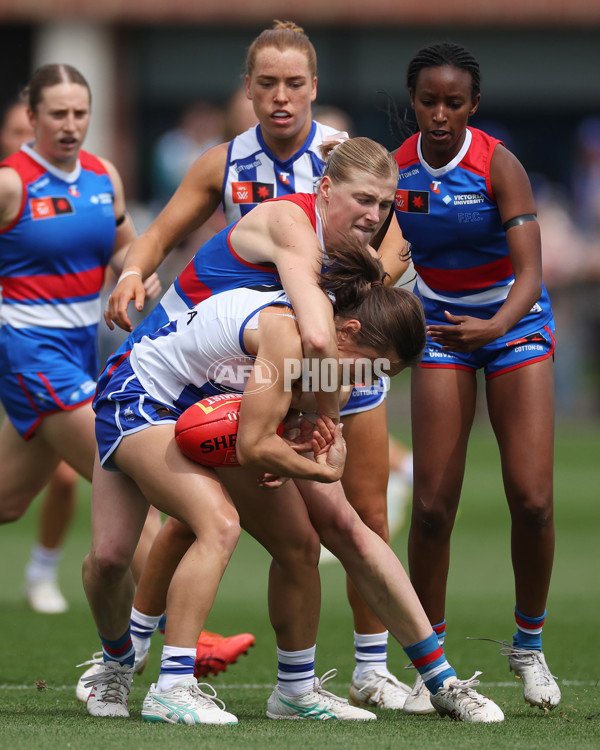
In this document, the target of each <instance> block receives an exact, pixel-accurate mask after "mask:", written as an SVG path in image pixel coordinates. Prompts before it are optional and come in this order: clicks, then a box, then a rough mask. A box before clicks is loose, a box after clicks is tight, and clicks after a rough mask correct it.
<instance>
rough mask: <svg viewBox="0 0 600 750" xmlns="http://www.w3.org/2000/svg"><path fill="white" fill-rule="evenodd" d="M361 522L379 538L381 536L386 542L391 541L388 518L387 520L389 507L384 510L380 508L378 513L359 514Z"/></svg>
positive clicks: (371, 511) (370, 511) (369, 511)
mask: <svg viewBox="0 0 600 750" xmlns="http://www.w3.org/2000/svg"><path fill="white" fill-rule="evenodd" d="M359 516H360V518H361V521H362V522H363V523H364V524H365V525H366V526H368V527H369V528H370V529H371V530H372V531H374V532H375V533H376V534H377V536H380V537H381V538H382V539H384V540H385V541H386V542H387V541H389V529H388V518H387V505H384V507H383V508H379V509H377V510H376V511H373V510H368V511H366V512H362V513H360V512H359Z"/></svg>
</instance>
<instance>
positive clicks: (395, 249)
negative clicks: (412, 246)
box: [377, 216, 410, 286]
mask: <svg viewBox="0 0 600 750" xmlns="http://www.w3.org/2000/svg"><path fill="white" fill-rule="evenodd" d="M377 255H378V256H379V258H380V260H381V262H382V263H383V267H384V269H385V271H386V273H387V274H389V276H387V277H386V280H385V283H386V284H388V285H390V286H393V285H394V284H395V283H396V282H397V281H398V279H399V278H400V277H401V276H402V274H403V273H404V272H405V271H406V269H407V268H408V264H409V261H410V251H409V249H408V242H407V241H406V240H405V239H404V237H403V236H402V230H401V229H400V225H399V224H398V221H397V220H396V217H395V216H393V217H392V220H391V222H390V225H389V227H388V230H387V232H386V233H385V237H384V238H383V240H382V241H381V243H380V245H379V249H378V251H377Z"/></svg>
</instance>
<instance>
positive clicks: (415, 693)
mask: <svg viewBox="0 0 600 750" xmlns="http://www.w3.org/2000/svg"><path fill="white" fill-rule="evenodd" d="M402 710H403V711H404V713H405V714H409V715H410V716H413V715H414V716H423V715H425V714H434V713H435V708H434V707H433V703H432V702H431V693H430V692H429V690H428V689H427V685H426V684H425V683H424V682H423V678H422V677H421V675H420V674H419V673H418V672H417V679H416V680H415V684H414V685H413V688H412V690H411V691H410V693H409V695H408V696H407V698H406V700H405V702H404V706H403V709H402Z"/></svg>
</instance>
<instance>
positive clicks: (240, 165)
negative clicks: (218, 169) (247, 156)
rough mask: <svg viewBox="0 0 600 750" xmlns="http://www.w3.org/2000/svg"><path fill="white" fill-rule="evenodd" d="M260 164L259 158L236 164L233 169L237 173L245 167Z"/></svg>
mask: <svg viewBox="0 0 600 750" xmlns="http://www.w3.org/2000/svg"><path fill="white" fill-rule="evenodd" d="M260 166H262V161H261V160H260V159H255V160H254V161H251V162H248V163H247V164H246V163H244V164H238V165H237V166H235V167H234V169H235V171H236V172H237V173H238V174H239V173H240V172H243V171H244V170H246V169H254V168H255V167H260Z"/></svg>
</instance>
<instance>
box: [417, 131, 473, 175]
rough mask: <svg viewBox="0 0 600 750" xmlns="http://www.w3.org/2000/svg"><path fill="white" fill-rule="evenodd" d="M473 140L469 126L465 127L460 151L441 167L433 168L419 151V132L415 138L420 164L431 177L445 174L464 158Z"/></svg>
mask: <svg viewBox="0 0 600 750" xmlns="http://www.w3.org/2000/svg"><path fill="white" fill-rule="evenodd" d="M472 140H473V135H472V133H471V131H470V130H469V128H467V130H466V133H465V140H464V142H463V145H462V146H461V148H460V151H459V152H458V154H456V156H455V157H454V159H452V161H449V162H448V164H445V165H444V166H443V167H440V168H439V169H435V168H434V167H432V166H430V165H429V164H428V163H427V162H426V161H425V159H424V158H423V152H422V151H421V133H419V138H418V140H417V154H418V156H419V161H420V162H421V164H422V165H423V166H424V167H425V169H426V170H427V171H428V172H429V174H430V175H431V176H432V177H439V176H440V175H443V174H446V173H447V172H450V171H451V170H452V169H454V167H456V166H457V165H458V164H460V162H461V161H462V160H463V159H464V157H465V154H466V153H467V151H468V150H469V146H470V145H471V141H472Z"/></svg>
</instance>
